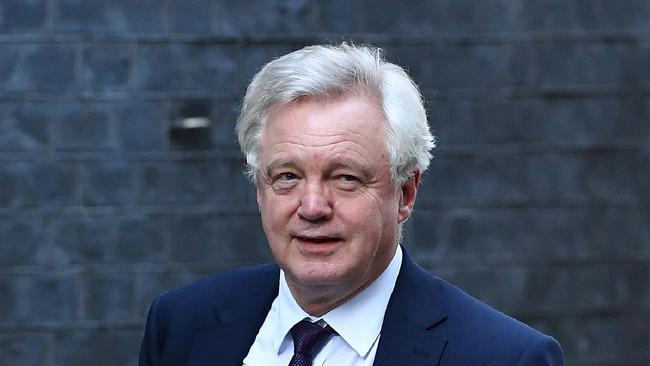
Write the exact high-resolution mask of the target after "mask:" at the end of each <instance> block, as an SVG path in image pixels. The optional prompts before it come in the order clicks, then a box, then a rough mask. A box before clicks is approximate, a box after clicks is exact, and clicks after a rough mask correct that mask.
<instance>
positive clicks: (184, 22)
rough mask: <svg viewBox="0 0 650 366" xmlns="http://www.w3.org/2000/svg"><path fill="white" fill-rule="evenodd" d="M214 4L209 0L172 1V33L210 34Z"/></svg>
mask: <svg viewBox="0 0 650 366" xmlns="http://www.w3.org/2000/svg"><path fill="white" fill-rule="evenodd" d="M212 4H214V2H211V1H209V0H189V1H188V0H171V1H170V2H169V10H168V14H169V15H168V16H169V31H170V32H171V33H209V32H210V21H211V20H210V18H211V17H210V15H211V13H212V11H211V10H212V9H211V8H212Z"/></svg>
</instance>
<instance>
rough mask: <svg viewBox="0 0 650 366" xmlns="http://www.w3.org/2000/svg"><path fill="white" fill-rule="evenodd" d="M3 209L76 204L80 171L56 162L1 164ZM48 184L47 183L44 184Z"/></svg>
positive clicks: (0, 176)
mask: <svg viewBox="0 0 650 366" xmlns="http://www.w3.org/2000/svg"><path fill="white" fill-rule="evenodd" d="M0 181H2V188H3V189H2V190H1V191H0V207H7V208H19V207H43V208H46V207H60V206H66V205H72V204H75V203H76V189H77V186H78V182H77V171H76V169H75V166H74V165H73V164H70V163H61V162H56V161H32V162H21V161H18V162H11V161H10V162H2V163H0ZM43 182H47V184H43Z"/></svg>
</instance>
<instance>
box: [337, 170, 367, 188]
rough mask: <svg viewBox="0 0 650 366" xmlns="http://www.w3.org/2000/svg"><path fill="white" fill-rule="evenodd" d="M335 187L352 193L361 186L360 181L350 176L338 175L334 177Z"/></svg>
mask: <svg viewBox="0 0 650 366" xmlns="http://www.w3.org/2000/svg"><path fill="white" fill-rule="evenodd" d="M335 182H336V186H337V187H338V188H339V189H341V190H344V191H354V190H356V189H358V188H359V187H360V186H361V180H360V179H359V178H358V177H357V176H355V175H351V174H340V175H337V176H336V177H335Z"/></svg>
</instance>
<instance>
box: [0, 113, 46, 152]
mask: <svg viewBox="0 0 650 366" xmlns="http://www.w3.org/2000/svg"><path fill="white" fill-rule="evenodd" d="M48 109H49V105H48V104H41V103H0V130H2V131H3V133H2V134H0V151H38V150H45V149H46V148H47V147H48V145H49V144H50V136H49V133H48V125H49V120H50V118H49V115H48Z"/></svg>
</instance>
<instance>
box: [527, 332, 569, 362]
mask: <svg viewBox="0 0 650 366" xmlns="http://www.w3.org/2000/svg"><path fill="white" fill-rule="evenodd" d="M516 365H517V366H564V356H563V354H562V348H561V347H560V344H559V343H558V342H557V341H556V340H555V339H554V338H552V337H549V336H544V337H543V338H541V339H537V340H535V341H533V342H531V343H529V344H528V346H526V348H525V349H524V351H523V352H522V354H521V356H519V359H518V360H517V363H516Z"/></svg>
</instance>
